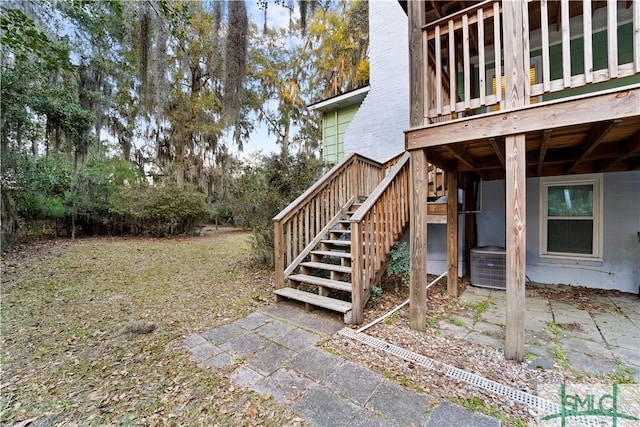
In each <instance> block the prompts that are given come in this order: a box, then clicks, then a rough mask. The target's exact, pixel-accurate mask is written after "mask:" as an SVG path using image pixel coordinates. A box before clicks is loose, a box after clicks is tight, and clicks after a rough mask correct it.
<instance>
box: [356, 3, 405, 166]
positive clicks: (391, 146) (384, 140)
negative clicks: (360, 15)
mask: <svg viewBox="0 0 640 427" xmlns="http://www.w3.org/2000/svg"><path fill="white" fill-rule="evenodd" d="M369 43H370V49H369V58H370V62H371V67H370V69H371V73H370V80H369V82H370V85H371V90H370V91H369V94H368V95H367V97H366V98H365V100H364V102H363V103H362V106H361V107H360V110H358V113H357V114H356V116H355V117H354V119H353V121H352V122H351V125H350V126H349V127H348V128H347V130H346V132H345V135H344V153H345V156H347V155H349V154H350V153H353V152H357V153H360V154H362V155H365V156H367V157H371V158H373V159H375V160H379V161H384V160H387V159H389V158H391V157H393V156H394V155H396V154H399V153H400V152H402V151H404V132H403V131H404V130H405V129H406V128H408V127H409V47H408V46H409V45H408V27H407V15H406V14H405V13H404V11H403V10H402V8H401V7H400V5H399V4H398V2H397V1H396V0H376V1H369Z"/></svg>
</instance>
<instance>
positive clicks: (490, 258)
mask: <svg viewBox="0 0 640 427" xmlns="http://www.w3.org/2000/svg"><path fill="white" fill-rule="evenodd" d="M506 256H507V252H506V250H505V249H504V248H503V247H500V246H481V247H478V248H473V249H471V284H472V285H473V286H479V287H481V288H491V289H501V290H506V289H507V283H506V282H507V281H506V268H505V267H506V263H507V261H506Z"/></svg>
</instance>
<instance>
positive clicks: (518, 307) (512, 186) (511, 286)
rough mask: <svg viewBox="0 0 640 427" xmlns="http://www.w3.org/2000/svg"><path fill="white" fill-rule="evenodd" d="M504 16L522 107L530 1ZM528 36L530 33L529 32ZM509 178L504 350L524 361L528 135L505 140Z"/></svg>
mask: <svg viewBox="0 0 640 427" xmlns="http://www.w3.org/2000/svg"><path fill="white" fill-rule="evenodd" d="M502 7H503V9H502V10H503V14H502V16H503V19H504V73H505V83H506V84H505V107H506V109H510V108H515V107H520V106H522V105H524V104H525V98H524V80H525V78H526V79H528V78H529V70H526V72H525V69H524V62H525V61H524V55H525V54H526V55H529V51H528V49H527V52H525V49H524V47H525V46H528V43H525V41H524V40H523V32H524V24H523V19H522V17H523V10H522V8H523V7H527V3H526V2H520V1H505V2H502ZM527 36H528V34H527ZM505 155H506V164H505V169H506V173H505V179H506V186H505V187H506V216H507V219H506V240H507V257H506V281H507V308H506V329H505V332H506V338H505V348H504V353H505V357H506V358H507V359H513V360H516V361H519V362H520V361H522V360H524V314H525V313H524V312H525V301H524V298H525V289H524V286H525V265H526V238H525V237H526V230H525V217H526V212H525V208H526V185H527V163H526V151H525V135H524V134H518V135H514V136H509V137H507V138H506V140H505Z"/></svg>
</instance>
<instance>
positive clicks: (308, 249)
mask: <svg viewBox="0 0 640 427" xmlns="http://www.w3.org/2000/svg"><path fill="white" fill-rule="evenodd" d="M355 199H356V198H355V197H351V198H350V199H349V200H348V201H347V203H346V204H344V205H343V206H342V208H341V209H340V210H339V211H338V213H337V214H336V215H335V216H334V217H333V218H331V220H330V221H329V222H328V223H327V225H326V226H325V227H324V228H323V229H322V230H321V231H320V232H319V233H318V234H317V235H316V236H315V237H314V238H313V239H312V240H311V242H309V244H308V245H307V246H306V247H305V248H304V249H303V250H302V251H301V252H300V255H298V257H297V258H296V259H294V260H293V262H292V263H291V264H290V265H289V266H288V267H287V268H285V270H284V276H285V277H287V276H289V275H290V274H292V273H293V272H294V271H295V270H296V269H297V268H298V266H299V265H300V263H301V262H302V261H304V259H305V258H306V257H307V256H308V255H309V253H310V252H311V251H312V250H314V249H315V248H316V246H318V244H319V243H320V241H321V240H322V239H324V238H325V236H326V235H327V233H329V230H331V229H332V228H333V227H335V226H336V224H338V222H339V221H340V218H342V217H343V216H344V215H345V214H346V213H347V211H348V210H349V208H350V207H351V205H352V204H353V202H354V201H355Z"/></svg>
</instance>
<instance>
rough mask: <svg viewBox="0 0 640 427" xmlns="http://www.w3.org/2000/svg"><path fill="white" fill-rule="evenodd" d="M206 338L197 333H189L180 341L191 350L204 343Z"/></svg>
mask: <svg viewBox="0 0 640 427" xmlns="http://www.w3.org/2000/svg"><path fill="white" fill-rule="evenodd" d="M206 342H207V340H205V339H204V338H202V337H201V336H200V335H198V334H193V335H189V336H188V337H186V338H185V339H184V340H183V341H182V345H184V346H185V347H186V348H187V349H189V350H191V349H192V348H193V347H196V346H198V345H200V344H204V343H206Z"/></svg>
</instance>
